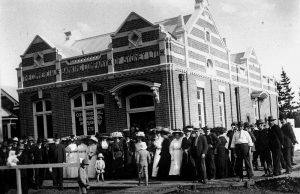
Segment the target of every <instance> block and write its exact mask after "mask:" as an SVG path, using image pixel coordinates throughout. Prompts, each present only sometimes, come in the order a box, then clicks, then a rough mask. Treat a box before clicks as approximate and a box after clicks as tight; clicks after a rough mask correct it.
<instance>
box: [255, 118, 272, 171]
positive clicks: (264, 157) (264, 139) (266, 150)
mask: <svg viewBox="0 0 300 194" xmlns="http://www.w3.org/2000/svg"><path fill="white" fill-rule="evenodd" d="M264 123H265V122H263V120H261V119H259V120H257V122H256V125H257V128H258V130H257V131H256V141H255V148H256V152H257V154H258V155H259V157H260V163H261V165H262V166H263V167H264V171H265V174H264V176H271V175H272V156H271V150H270V147H269V137H268V128H264Z"/></svg>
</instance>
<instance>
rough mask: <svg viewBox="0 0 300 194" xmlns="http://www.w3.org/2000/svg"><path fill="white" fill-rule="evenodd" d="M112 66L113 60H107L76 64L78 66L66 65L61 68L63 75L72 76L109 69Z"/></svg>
mask: <svg viewBox="0 0 300 194" xmlns="http://www.w3.org/2000/svg"><path fill="white" fill-rule="evenodd" d="M110 64H111V60H110V59H106V60H100V61H92V62H88V63H81V64H76V65H64V66H62V68H61V72H62V74H72V73H75V72H83V71H93V70H98V69H101V68H103V67H107V66H108V65H110Z"/></svg>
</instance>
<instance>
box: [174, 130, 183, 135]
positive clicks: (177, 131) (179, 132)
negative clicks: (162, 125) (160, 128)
mask: <svg viewBox="0 0 300 194" xmlns="http://www.w3.org/2000/svg"><path fill="white" fill-rule="evenodd" d="M176 134H179V135H182V134H183V132H182V130H180V129H174V130H173V131H172V135H176Z"/></svg>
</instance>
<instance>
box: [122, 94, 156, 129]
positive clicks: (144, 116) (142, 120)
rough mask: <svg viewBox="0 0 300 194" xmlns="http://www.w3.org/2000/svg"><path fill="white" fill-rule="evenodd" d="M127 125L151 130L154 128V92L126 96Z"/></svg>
mask: <svg viewBox="0 0 300 194" xmlns="http://www.w3.org/2000/svg"><path fill="white" fill-rule="evenodd" d="M126 112H127V126H128V128H130V127H133V126H134V127H138V128H139V130H142V131H149V130H150V129H151V128H154V127H155V125H156V123H155V107H154V98H153V94H152V93H150V92H139V93H134V94H132V95H129V96H128V97H127V98H126Z"/></svg>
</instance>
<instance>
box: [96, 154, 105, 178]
mask: <svg viewBox="0 0 300 194" xmlns="http://www.w3.org/2000/svg"><path fill="white" fill-rule="evenodd" d="M103 159H104V156H103V154H102V153H99V154H98V158H97V160H96V164H95V169H96V173H97V181H98V182H100V181H99V176H100V175H101V180H102V181H104V169H105V162H104V160H103Z"/></svg>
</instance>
